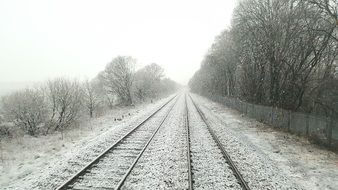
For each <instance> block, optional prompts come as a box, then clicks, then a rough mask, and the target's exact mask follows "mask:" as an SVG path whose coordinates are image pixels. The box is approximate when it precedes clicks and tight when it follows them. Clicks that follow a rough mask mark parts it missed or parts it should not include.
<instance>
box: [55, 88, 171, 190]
mask: <svg viewBox="0 0 338 190" xmlns="http://www.w3.org/2000/svg"><path fill="white" fill-rule="evenodd" d="M176 97H177V95H175V96H174V97H172V98H170V100H168V101H167V102H166V103H164V104H163V105H162V106H161V107H160V108H158V109H157V110H156V111H155V112H153V113H152V114H151V115H150V116H148V117H147V118H146V119H145V120H143V121H142V122H141V123H140V124H138V125H137V126H136V127H134V128H133V129H131V130H130V131H129V132H127V134H125V135H124V136H123V137H121V138H120V139H119V140H117V141H116V142H115V143H114V144H113V145H111V146H110V147H108V148H107V149H106V150H104V151H103V152H102V153H101V154H100V155H98V156H97V157H96V158H94V159H93V161H91V162H90V163H88V164H87V165H86V166H84V167H83V168H82V169H80V170H79V171H78V172H77V173H76V174H74V175H73V176H72V177H70V178H69V179H68V180H67V181H65V182H64V183H63V184H61V185H60V186H59V187H57V188H56V190H66V189H68V188H69V187H70V186H71V185H72V184H73V183H74V182H75V181H76V180H77V179H78V178H79V177H80V176H82V175H84V174H85V173H86V172H87V171H88V170H89V169H90V168H91V167H92V166H94V165H95V164H96V163H98V162H99V161H100V160H101V159H102V158H103V157H104V156H105V155H106V154H107V153H108V152H109V151H111V150H112V149H113V148H115V147H116V146H117V145H118V144H120V143H121V142H122V141H123V140H124V139H126V138H127V137H129V136H130V135H131V134H132V133H134V132H135V131H136V130H137V129H138V128H140V127H141V126H143V125H144V124H145V123H146V122H147V121H148V120H150V119H151V118H152V117H153V116H154V115H156V114H157V113H158V112H159V111H160V110H162V109H163V108H164V107H165V106H166V105H168V104H169V103H170V102H172V101H173V100H174V99H175V98H176ZM176 101H177V100H176ZM175 103H176V102H175Z"/></svg>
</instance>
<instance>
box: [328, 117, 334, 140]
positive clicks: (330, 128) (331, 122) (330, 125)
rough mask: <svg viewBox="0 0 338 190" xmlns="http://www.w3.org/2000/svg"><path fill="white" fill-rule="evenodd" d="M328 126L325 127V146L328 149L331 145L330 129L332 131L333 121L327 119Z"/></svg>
mask: <svg viewBox="0 0 338 190" xmlns="http://www.w3.org/2000/svg"><path fill="white" fill-rule="evenodd" d="M327 121H328V123H327V124H328V125H327V144H328V146H329V147H331V143H332V129H333V119H332V118H331V119H327Z"/></svg>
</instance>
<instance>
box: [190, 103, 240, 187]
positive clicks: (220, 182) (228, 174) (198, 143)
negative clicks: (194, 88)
mask: <svg viewBox="0 0 338 190" xmlns="http://www.w3.org/2000/svg"><path fill="white" fill-rule="evenodd" d="M187 103H188V110H189V125H190V138H191V143H190V145H191V149H190V151H191V160H192V162H191V166H192V173H193V175H192V178H193V180H194V183H193V187H194V189H241V186H240V185H239V184H238V181H237V179H236V177H235V176H234V174H233V172H232V170H231V169H230V167H229V165H228V163H227V162H226V160H225V159H224V158H223V155H222V152H221V150H220V149H219V148H218V146H217V144H216V142H215V141H214V140H213V138H212V136H211V134H210V133H209V132H208V128H207V126H206V124H205V123H204V122H203V120H202V118H201V117H200V115H199V114H198V112H197V110H196V108H195V107H194V105H193V104H192V102H191V100H190V99H189V100H188V101H187Z"/></svg>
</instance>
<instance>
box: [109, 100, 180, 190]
mask: <svg viewBox="0 0 338 190" xmlns="http://www.w3.org/2000/svg"><path fill="white" fill-rule="evenodd" d="M177 100H178V99H176V101H175V103H174V104H173V106H171V107H170V109H169V111H168V112H167V114H166V115H165V117H164V118H163V119H162V121H161V123H160V124H159V125H158V127H157V128H156V130H155V131H154V133H153V134H152V135H151V137H150V139H149V140H148V142H147V144H146V145H145V146H144V147H143V149H142V151H141V152H140V153H139V155H138V156H137V158H135V160H134V162H133V164H132V165H131V166H130V167H129V169H128V171H127V173H125V174H124V176H123V177H122V179H121V180H120V182H119V183H118V185H117V186H116V187H115V189H116V190H119V189H121V187H122V186H123V184H124V182H125V181H126V179H127V177H128V176H129V175H130V173H131V171H132V170H133V169H134V167H135V165H136V164H137V162H138V160H139V159H140V158H141V156H142V155H143V153H144V151H145V150H146V149H147V148H148V146H149V144H150V143H151V141H152V140H153V138H154V137H155V135H156V134H157V132H158V131H159V130H160V128H161V127H162V125H163V123H164V122H165V121H166V119H167V118H168V116H169V115H170V112H171V110H172V109H173V108H174V106H175V105H176V103H177Z"/></svg>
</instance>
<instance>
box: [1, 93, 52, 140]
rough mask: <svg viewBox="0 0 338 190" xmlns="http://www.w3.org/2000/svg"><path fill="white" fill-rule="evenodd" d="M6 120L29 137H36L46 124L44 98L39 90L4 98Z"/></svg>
mask: <svg viewBox="0 0 338 190" xmlns="http://www.w3.org/2000/svg"><path fill="white" fill-rule="evenodd" d="M2 105H3V112H4V118H5V120H7V121H10V122H13V123H14V125H15V126H16V127H19V128H21V129H23V130H24V131H25V132H27V133H28V134H29V135H32V136H35V135H36V134H37V133H38V127H39V126H40V125H41V124H43V123H44V122H45V119H46V111H47V110H46V106H45V99H44V96H43V95H42V94H41V93H40V92H39V91H37V90H32V89H26V90H22V91H18V92H15V93H12V94H10V95H8V96H5V97H3V98H2Z"/></svg>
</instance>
